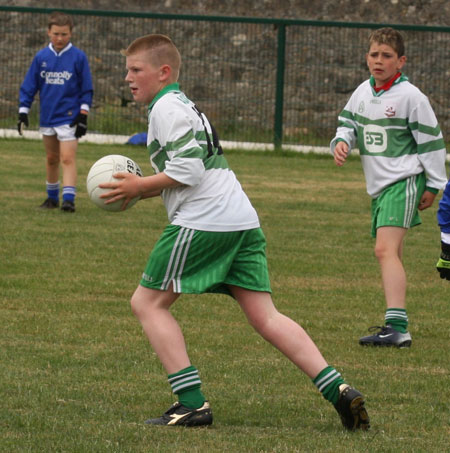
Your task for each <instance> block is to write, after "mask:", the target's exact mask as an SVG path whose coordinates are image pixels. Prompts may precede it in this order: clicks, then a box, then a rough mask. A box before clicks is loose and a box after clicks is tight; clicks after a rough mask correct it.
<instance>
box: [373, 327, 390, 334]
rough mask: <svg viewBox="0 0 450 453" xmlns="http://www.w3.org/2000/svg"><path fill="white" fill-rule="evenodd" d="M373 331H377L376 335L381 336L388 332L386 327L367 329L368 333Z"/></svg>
mask: <svg viewBox="0 0 450 453" xmlns="http://www.w3.org/2000/svg"><path fill="white" fill-rule="evenodd" d="M375 330H379V332H378V333H381V334H384V333H386V332H387V331H388V327H387V326H372V327H369V332H374V331H375Z"/></svg>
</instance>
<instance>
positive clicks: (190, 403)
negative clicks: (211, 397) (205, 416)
mask: <svg viewBox="0 0 450 453" xmlns="http://www.w3.org/2000/svg"><path fill="white" fill-rule="evenodd" d="M168 380H169V384H170V385H171V387H172V391H173V393H175V394H176V395H178V400H179V402H180V403H181V404H182V405H183V406H185V407H187V408H189V409H198V408H199V407H201V406H203V403H204V402H205V401H206V398H205V396H204V395H203V393H202V392H201V390H200V387H201V385H202V381H201V380H200V376H199V375H198V370H197V368H195V366H192V365H191V366H189V367H187V368H184V369H182V370H180V371H178V373H174V374H169V376H168Z"/></svg>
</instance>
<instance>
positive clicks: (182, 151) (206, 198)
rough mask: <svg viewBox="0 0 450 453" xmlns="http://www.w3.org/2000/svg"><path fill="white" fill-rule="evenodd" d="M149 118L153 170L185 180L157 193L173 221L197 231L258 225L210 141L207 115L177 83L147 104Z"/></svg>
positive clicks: (237, 229)
mask: <svg viewBox="0 0 450 453" xmlns="http://www.w3.org/2000/svg"><path fill="white" fill-rule="evenodd" d="M148 122H149V125H148V137H147V148H148V150H149V153H150V161H151V164H152V167H153V169H154V171H155V172H156V173H160V172H164V173H166V175H167V176H169V177H170V178H173V179H175V180H176V181H178V182H180V183H182V184H183V185H182V186H178V187H175V188H169V189H165V190H163V192H162V194H161V195H162V199H163V201H164V205H165V207H166V210H167V214H168V217H169V221H170V223H171V224H173V225H180V226H183V227H186V228H192V229H195V230H201V231H241V230H249V229H252V228H258V227H259V219H258V215H257V213H256V211H255V209H254V208H253V206H252V205H251V203H250V201H249V199H248V197H247V195H246V194H245V192H244V191H243V190H242V187H241V185H240V183H239V181H238V180H237V179H236V176H235V174H234V173H233V171H232V170H231V169H230V168H229V166H228V163H227V160H226V159H225V157H224V155H223V153H222V151H221V148H220V147H219V146H218V143H213V141H214V140H213V132H212V128H211V125H210V123H209V121H208V119H207V118H206V116H205V115H203V114H202V113H200V112H199V111H198V109H197V108H196V106H195V105H194V103H193V102H192V101H190V100H189V99H188V98H187V97H186V96H185V94H184V93H182V92H181V91H180V89H179V85H178V83H174V84H171V85H168V86H166V87H165V88H164V89H163V90H161V91H160V92H159V93H158V95H157V96H156V97H155V99H154V100H153V101H152V103H151V104H150V106H149V110H148ZM206 131H207V132H206ZM207 134H208V135H207Z"/></svg>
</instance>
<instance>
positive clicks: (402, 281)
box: [359, 226, 411, 348]
mask: <svg viewBox="0 0 450 453" xmlns="http://www.w3.org/2000/svg"><path fill="white" fill-rule="evenodd" d="M406 232H407V229H406V228H401V227H388V226H386V227H380V228H378V229H377V239H376V243H375V256H376V257H377V259H378V262H379V263H380V268H381V280H382V283H383V290H384V295H385V298H386V314H385V325H384V326H374V327H371V328H370V329H369V331H374V330H377V332H376V333H373V334H371V335H367V336H365V337H361V338H360V339H359V344H360V345H362V346H394V347H398V348H407V347H409V346H411V335H410V333H409V332H408V316H407V314H406V273H405V269H404V267H403V263H402V252H403V239H404V238H405V234H406Z"/></svg>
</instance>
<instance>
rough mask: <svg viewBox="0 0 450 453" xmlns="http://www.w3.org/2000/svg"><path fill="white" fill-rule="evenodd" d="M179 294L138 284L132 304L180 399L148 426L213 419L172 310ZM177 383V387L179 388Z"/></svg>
mask: <svg viewBox="0 0 450 453" xmlns="http://www.w3.org/2000/svg"><path fill="white" fill-rule="evenodd" d="M178 296H179V294H175V293H173V291H172V289H170V290H168V291H158V290H154V289H149V288H145V287H143V286H138V288H137V289H136V291H135V292H134V294H133V297H132V298H131V307H132V309H133V312H134V314H135V315H136V316H137V318H138V319H139V321H140V322H141V325H142V327H143V329H144V332H145V334H146V335H147V338H148V340H149V342H150V344H151V346H152V348H153V350H154V351H155V352H156V355H157V356H158V358H159V360H160V361H161V363H162V365H163V366H164V368H165V369H166V371H167V373H168V375H169V382H170V384H171V386H172V390H173V392H174V393H175V394H177V395H178V397H179V401H177V402H176V403H175V404H173V405H172V406H171V407H170V408H169V409H168V410H167V411H166V412H165V413H164V414H163V415H162V416H160V417H156V418H150V419H148V420H146V422H145V423H146V424H148V425H171V426H174V425H182V426H207V425H210V424H211V423H212V421H213V416H212V411H211V407H210V405H209V402H208V401H206V400H205V397H204V395H203V394H202V393H201V391H200V384H201V381H200V379H199V377H198V371H197V369H196V368H195V367H193V366H192V365H191V362H190V360H189V357H188V355H187V351H186V344H185V341H184V336H183V333H182V332H181V329H180V326H179V325H178V323H177V321H176V320H175V318H174V317H173V316H172V315H171V313H170V311H169V309H170V307H171V305H172V304H173V303H174V302H175V300H176V299H177V298H178ZM177 386H178V388H177Z"/></svg>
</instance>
